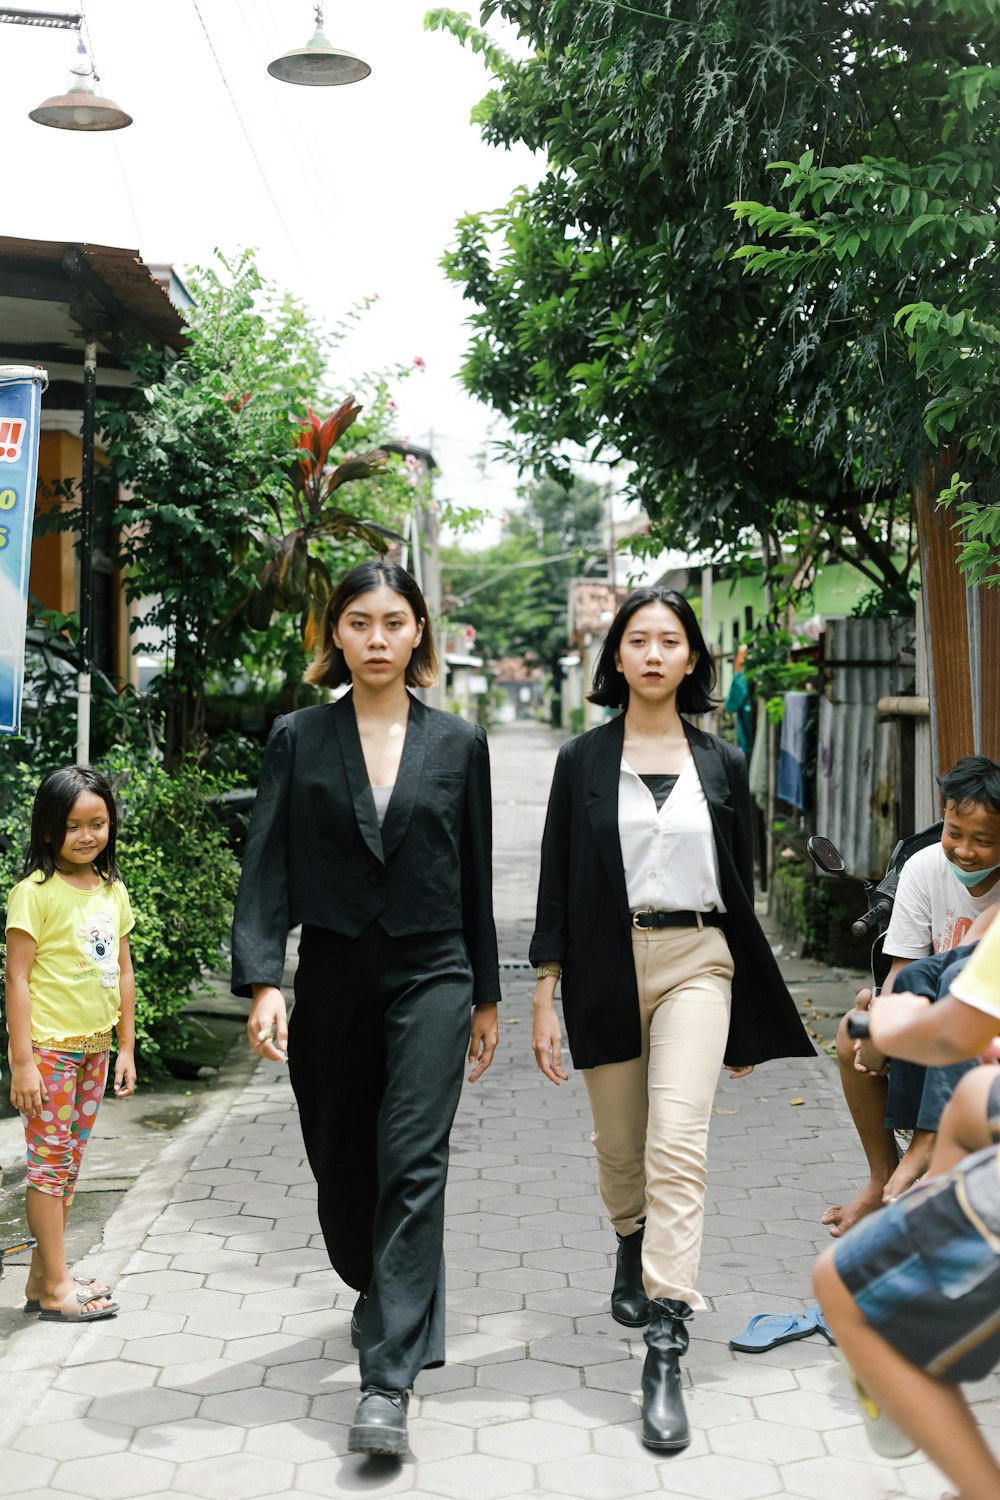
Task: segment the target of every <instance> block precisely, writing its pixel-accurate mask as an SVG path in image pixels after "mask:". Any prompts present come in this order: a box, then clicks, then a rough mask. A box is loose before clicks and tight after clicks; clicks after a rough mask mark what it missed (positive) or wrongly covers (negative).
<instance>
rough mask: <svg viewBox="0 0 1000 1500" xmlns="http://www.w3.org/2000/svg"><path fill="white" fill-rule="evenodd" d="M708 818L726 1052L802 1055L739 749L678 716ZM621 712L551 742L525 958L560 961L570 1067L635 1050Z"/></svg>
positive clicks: (810, 1050) (807, 1046)
mask: <svg viewBox="0 0 1000 1500" xmlns="http://www.w3.org/2000/svg"><path fill="white" fill-rule="evenodd" d="M682 723H683V724H684V733H685V735H686V736H687V740H688V744H689V745H690V747H691V753H692V755H693V756H694V763H695V768H696V769H697V772H698V777H699V779H700V781H701V785H702V788H703V790H704V793H705V797H706V800H707V802H708V808H709V813H710V814H711V818H712V828H713V830H714V833H715V847H716V850H717V852H718V858H719V875H720V878H721V885H722V899H723V902H724V903H725V907H726V912H725V916H724V917H723V923H722V925H723V930H724V931H725V934H726V938H727V940H728V942H729V947H730V950H731V952H732V955H733V962H734V974H733V1004H732V1013H731V1019H730V1025H729V1041H728V1043H727V1046H726V1061H727V1063H728V1064H729V1065H730V1066H734V1065H739V1064H747V1063H759V1062H766V1061H767V1060H768V1059H769V1058H772V1057H811V1056H813V1054H814V1051H815V1049H814V1047H813V1045H812V1043H811V1042H810V1040H809V1038H808V1036H807V1035H806V1032H805V1028H804V1027H803V1025H802V1022H801V1021H800V1019H799V1015H798V1012H797V1010H796V1008H795V1002H794V1001H793V1000H792V997H791V995H790V994H789V993H788V989H787V987H786V985H785V981H784V979H783V978H782V976H781V971H780V970H779V968H778V965H777V963H776V962H775V959H774V955H773V954H772V952H771V947H770V944H769V943H768V941H767V938H766V937H765V936H764V933H763V930H762V929H761V926H760V923H759V922H758V920H757V917H756V915H755V913H754V907H753V835H752V829H751V822H750V791H749V786H748V782H747V765H746V758H745V757H744V755H743V752H742V751H741V750H737V749H734V747H733V746H732V745H729V744H727V743H726V741H725V740H720V739H719V738H718V737H717V736H716V735H714V734H705V733H704V732H703V731H702V730H700V729H695V728H694V727H693V725H691V724H688V723H687V722H686V721H683V720H682ZM624 736H625V717H624V715H623V714H620V715H619V716H618V717H617V718H615V719H611V720H609V721H608V722H607V723H605V724H601V725H599V726H598V728H596V729H591V730H589V731H588V732H587V733H586V734H582V735H579V736H578V737H577V738H576V739H573V740H569V741H568V742H567V743H566V744H565V745H563V746H562V748H561V750H560V751H559V756H558V759H557V761H556V768H555V774H554V776H553V780H552V791H551V793H550V796H549V807H548V814H547V816H546V820H545V832H544V834H543V836H542V867H541V876H540V879H539V885H538V910H537V915H536V922H535V933H534V936H533V937H532V939H531V949H530V957H531V962H532V963H533V964H537V963H543V962H544V961H545V960H546V959H551V960H554V961H558V962H560V963H561V964H562V1001H563V1015H564V1017H565V1020H566V1030H567V1033H568V1036H569V1044H570V1050H571V1051H572V1054H573V1061H574V1062H575V1064H576V1066H577V1067H578V1068H593V1067H597V1066H599V1065H600V1064H602V1063H611V1062H625V1061H627V1060H628V1059H629V1058H633V1057H638V1056H639V1053H640V1051H641V1041H640V1031H639V992H638V986H637V983H636V977H635V964H634V961H633V957H632V937H631V928H630V913H629V908H628V897H627V894H626V885H625V870H624V867H623V865H622V853H621V842H620V839H619V835H618V781H619V775H620V772H621V758H622V745H623V743H624Z"/></svg>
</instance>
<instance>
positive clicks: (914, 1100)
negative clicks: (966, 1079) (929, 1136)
mask: <svg viewBox="0 0 1000 1500" xmlns="http://www.w3.org/2000/svg"><path fill="white" fill-rule="evenodd" d="M978 1066H979V1064H978V1063H977V1062H964V1063H952V1064H951V1065H950V1066H949V1067H947V1068H924V1067H921V1065H920V1064H919V1063H911V1062H903V1061H901V1059H899V1058H894V1059H893V1061H892V1063H891V1064H890V1066H889V1094H888V1098H887V1100H886V1106H885V1124H886V1129H887V1130H932V1131H936V1130H937V1129H938V1127H939V1125H940V1123H941V1116H942V1114H943V1113H944V1107H945V1105H946V1104H947V1103H948V1100H949V1099H950V1098H951V1096H952V1094H953V1093H954V1092H955V1086H956V1085H957V1083H958V1080H959V1079H960V1078H961V1077H962V1075H963V1073H968V1072H969V1070H970V1069H971V1068H978Z"/></svg>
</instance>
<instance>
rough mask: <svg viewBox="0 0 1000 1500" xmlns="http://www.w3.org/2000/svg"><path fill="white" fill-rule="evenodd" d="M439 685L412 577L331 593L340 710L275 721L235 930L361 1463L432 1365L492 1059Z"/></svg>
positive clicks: (449, 733) (437, 1356)
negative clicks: (466, 1167) (455, 1126)
mask: <svg viewBox="0 0 1000 1500" xmlns="http://www.w3.org/2000/svg"><path fill="white" fill-rule="evenodd" d="M436 667H437V663H436V658H435V654H434V644H433V640H432V637H431V627H430V621H429V619H428V615H427V606H426V604H425V602H424V598H423V595H422V594H421V592H420V589H419V588H418V587H417V585H416V583H415V582H414V580H413V579H412V578H411V577H410V576H409V574H408V573H405V572H404V571H403V569H402V568H399V567H396V566H395V565H394V564H390V563H383V562H381V561H378V562H370V563H363V564H362V565H361V566H360V567H358V568H355V569H353V570H352V571H351V572H350V573H348V574H347V575H346V577H345V578H343V579H342V580H341V582H340V584H339V586H338V587H337V589H336V591H335V592H334V594H333V596H332V598H331V599H330V602H329V604H328V605H327V608H326V611H325V613H324V616H323V621H322V625H321V628H320V639H319V643H318V646H317V652H316V658H315V661H314V662H313V664H312V666H311V667H310V669H309V671H308V672H307V674H306V677H307V680H308V681H310V682H314V683H318V684H320V685H323V686H326V687H338V686H340V685H342V684H343V683H345V682H350V683H351V685H352V687H351V692H350V693H347V694H345V695H344V696H343V697H342V698H341V699H340V700H339V701H338V702H336V703H332V704H324V705H322V706H320V707H316V708H306V709H301V710H300V711H299V712H297V713H293V714H288V715H287V716H286V717H284V718H281V719H278V720H277V722H276V723H275V725H274V728H273V730H272V731H271V736H270V739H269V740H268V746H267V753H266V755H265V760H264V767H263V771H262V774H261V780H260V786H259V788H258V793H257V800H256V804H255V807H254V813H253V818H252V820H251V824H250V833H249V837H248V840H247V849H246V857H245V860H244V866H243V875H242V879H241V881H240V888H239V893H238V895H237V898H236V912H235V917H234V923H233V990H234V992H235V993H236V994H237V995H243V996H248V995H252V996H253V1007H252V1009H251V1012H250V1019H249V1021H248V1023H247V1031H248V1035H249V1038H250V1045H251V1047H252V1048H253V1050H254V1051H255V1052H257V1053H258V1054H259V1055H260V1056H262V1057H270V1058H273V1059H275V1060H278V1061H281V1060H283V1059H284V1057H285V1055H286V1048H287V1058H288V1065H289V1074H290V1076H291V1082H292V1088H293V1091H294V1093H295V1098H296V1102H297V1104H298V1108H299V1116H300V1119H301V1124H302V1134H303V1137H304V1140H305V1145H306V1152H307V1155H308V1158H309V1164H310V1166H311V1168H312V1171H313V1175H314V1176H315V1178H316V1183H317V1188H318V1206H319V1219H320V1225H321V1228H322V1230H323V1236H324V1239H325V1241H326V1246H327V1250H328V1252H329V1256H330V1261H331V1264H332V1265H333V1267H334V1269H335V1270H336V1271H337V1273H338V1274H339V1275H340V1276H341V1277H342V1278H343V1280H344V1281H346V1282H347V1284H348V1285H349V1286H351V1287H354V1288H355V1289H356V1290H357V1291H358V1293H359V1296H358V1300H357V1303H356V1305H355V1308H354V1313H353V1315H352V1318H351V1337H352V1342H353V1343H354V1344H355V1347H356V1348H358V1349H359V1351H360V1366H361V1390H362V1394H361V1401H360V1403H359V1406H358V1410H357V1414H356V1416H355V1420H354V1425H353V1426H352V1428H351V1431H350V1436H349V1447H350V1450H351V1451H352V1452H355V1453H382V1454H397V1455H398V1454H401V1453H404V1452H405V1451H406V1447H407V1427H406V1411H407V1402H408V1394H409V1389H410V1386H411V1385H412V1383H413V1379H414V1377H415V1376H416V1375H417V1374H418V1372H419V1371H420V1370H422V1369H427V1368H431V1367H433V1366H436V1365H440V1364H442V1363H443V1362H444V1312H445V1309H444V1259H443V1253H442V1244H443V1236H444V1190H445V1178H446V1175H447V1169H448V1136H449V1132H450V1130H451V1125H452V1121H453V1119H454V1116H455V1110H456V1108H457V1106H458V1099H459V1094H460V1091H461V1085H462V1074H463V1072H464V1067H463V1062H464V1058H465V1055H466V1053H467V1054H468V1060H469V1064H470V1067H471V1072H470V1074H469V1079H470V1081H472V1082H475V1081H476V1080H477V1079H478V1078H480V1077H481V1076H482V1075H483V1073H484V1072H485V1071H486V1069H487V1068H488V1067H489V1065H490V1063H491V1061H492V1059H493V1054H494V1051H495V1049H496V1045H497V1011H496V1005H497V1000H498V999H499V978H498V964H497V947H496V931H495V928H494V924H493V911H492V899H491V889H492V863H491V844H492V837H491V828H492V822H491V816H492V815H491V806H490V776H489V757H488V753H487V748H486V736H485V735H484V733H483V731H482V730H481V729H479V728H477V727H475V726H473V725H470V724H466V723H465V722H464V721H463V720H461V719H459V718H456V717H455V716H454V715H453V714H445V713H440V712H438V711H437V710H434V709H428V708H426V707H425V706H424V705H423V704H422V703H420V702H419V701H418V700H417V699H416V698H413V697H412V696H411V695H410V694H409V693H408V692H407V686H408V685H413V686H426V685H427V684H429V683H430V682H432V681H433V680H434V675H435V672H436ZM299 924H301V927H302V938H301V942H300V946H299V962H298V968H297V971H296V976H295V1006H294V1009H293V1011H292V1015H291V1020H290V1022H289V1023H288V1024H286V1012H285V1002H284V999H283V997H282V993H281V990H280V988H279V986H280V984H281V976H282V970H283V967H284V958H285V944H286V940H287V937H288V933H289V930H290V929H291V928H293V927H296V926H298V925H299ZM470 1008H471V1031H470Z"/></svg>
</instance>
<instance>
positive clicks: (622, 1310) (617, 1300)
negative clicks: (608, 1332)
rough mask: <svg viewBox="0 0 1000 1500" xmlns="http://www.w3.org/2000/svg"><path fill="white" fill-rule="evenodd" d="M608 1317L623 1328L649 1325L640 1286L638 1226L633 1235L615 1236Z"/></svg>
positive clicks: (640, 1257) (640, 1241) (645, 1298)
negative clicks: (613, 1278) (616, 1240)
mask: <svg viewBox="0 0 1000 1500" xmlns="http://www.w3.org/2000/svg"><path fill="white" fill-rule="evenodd" d="M611 1316H612V1317H613V1318H614V1320H615V1322H616V1323H621V1324H622V1326H623V1327H625V1328H645V1326H646V1324H647V1323H648V1322H649V1301H648V1299H647V1297H646V1293H645V1290H644V1288H643V1285H642V1227H641V1226H640V1227H639V1228H638V1229H637V1230H636V1231H635V1233H634V1234H626V1235H621V1234H620V1235H619V1236H618V1256H617V1258H616V1260H615V1284H614V1287H613V1288H612V1292H611Z"/></svg>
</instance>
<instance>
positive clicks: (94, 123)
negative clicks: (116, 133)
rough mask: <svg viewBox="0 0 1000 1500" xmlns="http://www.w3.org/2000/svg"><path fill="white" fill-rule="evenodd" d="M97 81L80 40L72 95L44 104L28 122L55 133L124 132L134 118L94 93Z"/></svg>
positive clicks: (72, 75)
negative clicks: (76, 131)
mask: <svg viewBox="0 0 1000 1500" xmlns="http://www.w3.org/2000/svg"><path fill="white" fill-rule="evenodd" d="M94 81H95V79H94V65H93V63H92V62H91V60H90V53H89V52H88V51H87V49H86V47H85V46H84V44H83V39H82V38H80V39H79V40H78V42H77V48H76V61H75V62H74V63H73V66H72V68H71V69H70V75H69V89H68V92H67V93H65V94H54V95H53V96H52V98H51V99H45V100H43V101H42V103H41V104H39V106H38V108H37V109H33V110H30V111H29V113H28V119H29V120H34V122H35V124H36V125H50V126H52V128H53V129H54V130H124V128H125V126H126V125H131V123H132V116H131V115H127V114H126V113H125V111H124V110H123V109H122V108H120V106H119V105H117V104H116V103H115V102H114V100H113V99H104V98H102V97H101V95H100V94H98V93H97V92H96V91H95V89H94Z"/></svg>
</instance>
